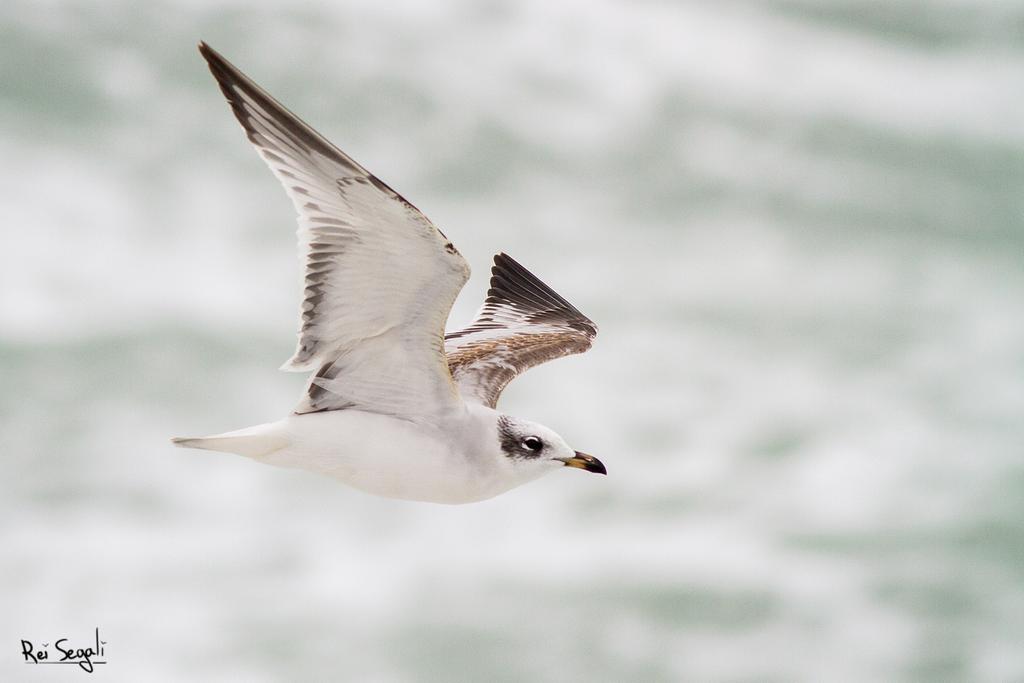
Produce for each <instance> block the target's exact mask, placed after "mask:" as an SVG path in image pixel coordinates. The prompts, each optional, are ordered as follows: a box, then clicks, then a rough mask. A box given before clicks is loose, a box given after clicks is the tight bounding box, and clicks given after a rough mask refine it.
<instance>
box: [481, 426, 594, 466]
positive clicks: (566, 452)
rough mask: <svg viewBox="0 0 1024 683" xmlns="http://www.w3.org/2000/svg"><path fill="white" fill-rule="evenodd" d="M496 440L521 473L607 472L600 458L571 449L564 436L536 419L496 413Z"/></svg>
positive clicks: (503, 452)
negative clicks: (556, 471) (566, 468)
mask: <svg viewBox="0 0 1024 683" xmlns="http://www.w3.org/2000/svg"><path fill="white" fill-rule="evenodd" d="M498 442H499V444H500V446H501V452H502V454H503V455H504V456H505V457H506V458H508V460H509V462H510V464H511V466H512V467H513V468H514V469H515V470H516V471H517V472H519V473H520V474H522V475H525V476H531V475H532V476H540V475H541V474H544V473H545V472H548V471H550V470H554V469H557V468H560V467H575V468H577V469H581V470H586V471H587V472H596V473H597V474H608V470H607V469H605V466H604V463H602V462H601V461H600V460H598V459H597V458H595V457H594V456H592V455H587V454H586V453H580V452H579V451H577V450H573V449H572V448H570V447H569V445H568V444H567V443H565V439H563V438H562V437H560V436H559V435H558V434H556V433H555V432H554V431H552V430H551V429H548V428H547V427H545V426H544V425H541V424H537V423H536V422H530V421H529V420H523V419H520V418H516V417H510V416H508V415H500V416H499V417H498Z"/></svg>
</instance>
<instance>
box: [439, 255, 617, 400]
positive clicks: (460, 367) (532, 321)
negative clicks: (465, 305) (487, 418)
mask: <svg viewBox="0 0 1024 683" xmlns="http://www.w3.org/2000/svg"><path fill="white" fill-rule="evenodd" d="M596 336H597V325H595V324H594V323H593V321H591V320H590V319H589V318H587V316H585V315H583V314H582V313H580V312H579V311H578V310H576V308H575V307H574V306H573V305H572V304H570V303H569V302H568V301H566V300H565V299H563V298H562V297H561V296H559V295H558V294H557V293H555V291H554V290H553V289H551V288H550V287H548V286H547V285H545V284H544V283H543V282H541V281H540V280H539V279H537V277H536V276H535V275H533V274H532V273H531V272H530V271H528V270H526V268H523V266H521V265H519V263H517V262H516V261H515V260H513V259H512V258H511V257H510V256H507V255H506V254H498V255H497V256H495V257H494V266H493V267H492V268H491V287H490V289H489V290H488V291H487V299H486V300H485V301H484V305H483V307H481V308H480V310H479V311H478V312H477V315H476V319H475V320H474V321H473V322H472V323H471V324H470V325H469V326H468V327H466V328H464V329H461V330H459V331H457V332H451V333H449V334H447V335H445V351H446V352H447V354H448V367H449V368H450V369H451V372H452V377H454V378H455V382H456V383H457V384H458V386H459V392H460V393H461V394H462V397H463V399H464V400H466V401H475V402H477V403H481V404H483V405H486V406H490V407H491V408H493V407H495V405H496V404H497V402H498V397H499V396H500V395H501V391H502V389H504V388H505V386H506V385H507V384H508V383H509V382H511V381H512V380H513V379H514V378H515V377H516V376H517V375H519V374H520V373H522V372H525V371H526V370H528V369H529V368H532V367H533V366H534V365H539V364H541V363H543V362H545V361H549V360H551V359H553V358H561V357H562V356H568V355H571V354H574V353H583V352H584V351H586V350H587V349H589V348H590V345H591V343H592V342H593V341H594V337H596Z"/></svg>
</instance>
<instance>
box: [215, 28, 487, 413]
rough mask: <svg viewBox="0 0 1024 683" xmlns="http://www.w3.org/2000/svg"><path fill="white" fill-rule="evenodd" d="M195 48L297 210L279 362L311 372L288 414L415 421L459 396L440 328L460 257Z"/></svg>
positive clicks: (365, 175) (464, 274)
mask: <svg viewBox="0 0 1024 683" xmlns="http://www.w3.org/2000/svg"><path fill="white" fill-rule="evenodd" d="M199 49H200V52H201V53H202V55H203V57H205V58H206V60H207V62H208V63H209V65H210V71H211V72H212V73H213V75H214V77H215V78H216V79H217V82H218V83H219V84H220V87H221V90H222V91H223V92H224V95H225V97H227V100H228V102H229V103H230V104H231V107H232V109H233V110H234V113H235V117H236V118H237V119H238V121H239V122H240V123H241V124H242V127H243V128H244V129H245V131H246V133H247V135H248V137H249V140H250V141H251V142H252V143H253V145H254V146H255V147H256V150H257V151H258V152H259V154H260V156H261V157H262V158H263V160H264V161H266V163H267V165H268V166H269V167H270V169H271V171H273V172H274V175H276V176H277V178H278V180H280V181H281V184H282V185H283V186H284V189H285V192H287V194H288V196H289V197H290V198H291V200H292V203H293V204H294V205H295V208H296V210H297V211H298V214H299V230H298V235H299V242H300V245H301V249H302V252H303V254H304V258H305V266H306V273H305V291H304V295H303V302H302V308H301V318H302V320H301V326H300V329H299V341H298V346H297V348H296V350H295V354H294V355H293V356H292V358H291V359H290V360H289V361H288V362H286V363H285V365H284V366H283V369H287V370H294V371H315V373H314V375H313V376H312V377H311V378H310V383H309V385H308V387H307V392H306V395H305V396H304V398H303V400H302V401H301V402H300V404H299V406H298V407H297V408H296V412H300V413H302V412H312V411H317V410H333V409H339V408H346V407H352V406H357V407H359V408H361V409H364V410H369V411H373V412H382V413H388V414H393V415H399V416H403V417H409V418H411V419H415V418H416V417H417V416H420V415H431V414H436V413H437V412H440V411H445V410H449V409H452V408H453V407H455V406H457V405H459V404H460V401H459V397H458V392H457V391H456V389H455V386H454V384H453V383H452V377H451V375H450V373H449V370H448V365H447V362H446V358H445V355H444V349H443V342H442V337H443V333H444V324H445V321H446V320H447V318H448V313H449V311H450V309H451V306H452V303H453V302H454V301H455V297H456V296H457V295H458V293H459V290H461V289H462V286H463V285H464V284H465V283H466V280H467V279H468V278H469V265H468V264H467V263H466V261H465V259H463V258H462V256H461V255H460V254H459V253H458V251H456V249H455V247H454V246H452V244H451V243H450V242H449V241H448V240H447V239H446V238H445V237H444V235H443V234H442V233H441V232H440V231H439V230H438V229H437V228H436V227H435V226H434V225H433V223H431V222H430V220H429V219H427V217H426V216H424V215H423V214H422V213H420V211H419V210H418V209H416V207H414V206H413V205H412V204H410V203H409V202H408V201H406V200H405V199H403V198H402V197H401V196H400V195H398V193H396V192H395V191H394V190H392V189H391V188H390V187H388V186H387V185H385V184H384V183H383V182H381V181H380V180H379V179H377V178H376V177H374V176H373V175H372V174H370V173H369V172H368V171H367V170H366V169H364V168H363V167H362V166H360V165H359V164H357V163H356V162H355V161H353V160H352V159H351V158H350V157H348V156H347V155H346V154H345V153H343V152H342V151H341V150H339V149H338V148H337V147H335V146H334V145H333V144H331V143H330V142H329V141H328V140H327V139H326V138H324V137H323V136H322V135H320V134H319V133H317V132H316V131H315V130H313V129H312V128H311V127H310V126H308V125H307V124H306V123H304V122H303V121H302V120H300V119H299V118H298V117H297V116H295V115H294V114H292V113H291V112H290V111H288V110H287V109H285V108H284V107H283V106H282V105H281V104H280V103H278V102H277V101H276V100H275V99H274V98H273V97H271V96H270V95H269V94H267V93H266V92H265V91H264V90H263V89H262V88H260V87H259V86H258V85H256V84H255V83H254V82H253V81H252V80H250V79H249V78H248V77H247V76H245V74H243V73H242V72H241V71H239V70H238V69H237V68H235V67H234V66H233V65H232V64H231V63H229V62H228V61H227V60H226V59H224V58H223V57H222V56H221V55H219V54H218V53H217V52H216V51H214V50H213V49H211V48H210V47H209V46H207V45H205V44H202V43H201V44H200V46H199Z"/></svg>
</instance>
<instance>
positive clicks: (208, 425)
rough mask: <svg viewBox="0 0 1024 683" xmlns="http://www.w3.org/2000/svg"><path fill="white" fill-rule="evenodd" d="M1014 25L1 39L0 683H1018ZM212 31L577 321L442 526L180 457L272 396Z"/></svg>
mask: <svg viewBox="0 0 1024 683" xmlns="http://www.w3.org/2000/svg"><path fill="white" fill-rule="evenodd" d="M1022 36H1024V3H1021V2H1004V1H998V0H971V1H967V0H931V1H924V0H914V1H905V2H883V1H880V0H836V1H834V2H812V1H811V0H760V1H759V0H730V1H727V2H719V3H700V2H677V3H668V2H635V3H627V2H618V3H616V2H604V1H589V2H583V1H582V0H577V1H574V2H559V3H549V2H542V1H540V0H534V1H530V2H513V1H511V0H508V1H502V0H495V1H491V2H483V3H480V2H470V1H468V0H467V1H465V2H449V3H446V4H438V3H419V2H388V3H379V2H371V1H366V2H326V1H322V2H302V3H292V4H289V5H288V8H287V9H286V8H285V7H284V6H283V3H282V5H280V6H279V5H277V4H276V3H271V2H253V1H252V0H247V1H246V2H240V1H234V0H216V1H215V2H198V1H194V2H185V3H170V2H160V1H156V2H152V3H147V4H146V5H145V6H143V4H142V3H134V2H128V1H127V0H125V1H124V2H103V3H100V2H96V3H87V2H58V1H48V2H34V1H32V2H30V1H27V0H25V1H22V0H7V2H5V3H3V4H2V5H0V131H2V132H0V152H2V154H3V158H4V160H5V162H4V164H3V166H2V170H0V224H2V228H0V380H2V381H0V434H2V437H0V443H2V444H3V449H2V450H3V454H2V458H3V460H2V462H3V463H4V465H3V475H2V477H0V547H2V548H3V553H2V556H0V557H2V561H0V608H2V609H0V614H2V615H3V616H2V618H0V679H3V680H25V681H36V680H55V681H56V680H61V681H63V680H68V679H70V678H75V677H80V676H82V675H84V674H82V673H80V672H77V671H69V670H66V669H65V667H34V668H29V667H27V666H26V665H25V664H23V663H22V661H21V655H20V648H19V640H20V639H21V638H29V639H35V640H39V641H44V642H46V641H47V640H48V638H54V639H55V638H56V637H59V636H60V635H67V636H68V637H70V638H72V639H73V640H82V641H86V642H88V640H89V638H90V637H91V634H92V629H93V628H95V627H97V626H98V627H99V628H100V629H101V631H102V634H103V636H104V638H105V639H106V640H107V642H108V645H107V658H108V660H109V662H110V663H109V664H108V665H106V666H105V667H100V668H99V669H98V670H97V673H96V674H95V675H96V676H97V677H100V678H104V679H108V680H157V681H161V680H197V679H198V680H211V681H214V680H216V681H220V680H225V681H232V680H237V681H277V680H354V681H438V682H442V681H445V682H447V681H471V680H479V681H482V680H487V681H505V680H507V681H515V680H541V681H549V680H550V681H555V680H562V681H565V680H587V681H604V680H607V681H625V680H633V681H683V680H688V681H869V680H887V681H897V680H898V681H939V680H941V681H959V680H963V681H1010V680H1021V679H1024V647H1022V645H1021V643H1022V642H1024V458H1022V455H1024V453H1022V450H1024V420H1022V413H1024V383H1022V380H1024V310H1022V309H1024V268H1022V267H1021V265H1022V256H1024V223H1022V219H1024V195H1022V193H1021V191H1020V190H1021V185H1022V181H1024V85H1022V84H1024V80H1022V76H1021V75H1022V73H1024V38H1022ZM199 39H205V40H207V41H208V42H210V44H211V45H213V46H214V47H215V48H217V49H218V50H220V51H221V52H222V53H224V54H225V56H227V57H228V58H229V59H231V60H232V61H234V62H235V63H236V64H237V65H238V66H239V67H240V68H242V69H243V70H244V71H246V72H248V73H249V74H250V75H251V76H252V77H253V78H254V79H255V80H256V81H257V82H259V83H261V84H262V85H263V86H264V87H266V88H267V89H268V90H269V91H270V92H271V93H273V94H275V95H276V96H277V97H278V98H280V99H281V100H282V101H283V102H284V103H285V104H286V105H287V106H289V107H290V108H292V109H293V110H295V111H296V112H298V113H299V114H300V115H301V116H303V117H304V118H306V119H307V120H308V121H309V122H310V123H311V124H312V125H314V126H315V127H317V128H318V129H320V130H321V131H322V132H323V133H324V134H325V135H327V136H328V137H329V138H331V139H332V140H333V141H334V142H335V143H337V144H338V145H339V146H340V147H341V148H342V149H344V150H346V151H347V152H348V153H349V154H351V155H352V156H353V157H354V158H356V159H357V160H358V161H360V162H361V163H362V164H363V165H365V166H366V167H368V168H369V169H370V170H371V171H373V172H375V173H376V174H378V175H379V176H381V178H383V179H384V180H385V181H386V182H387V183H389V184H391V185H392V186H394V187H395V188H396V189H397V190H398V191H399V192H401V193H402V194H404V195H405V196H406V197H408V198H409V199H410V200H411V201H412V202H414V203H415V204H416V205H417V206H419V207H420V208H421V209H423V210H424V211H425V212H426V213H427V215H429V216H430V217H431V218H432V219H433V220H434V221H435V222H436V223H437V224H438V225H439V226H440V227H441V228H442V230H444V231H445V232H446V234H447V235H448V236H449V237H450V238H451V239H452V240H453V241H454V242H455V244H456V245H457V246H458V248H459V249H460V250H461V251H462V253H463V254H464V255H465V256H466V257H467V259H468V260H469V261H470V263H471V264H472V265H473V267H474V269H475V272H474V276H473V279H472V280H471V281H470V282H469V284H468V285H467V287H466V289H465V291H464V294H463V296H462V297H461V298H460V300H459V301H458V303H457V304H456V307H455V310H454V311H453V314H452V321H451V324H452V326H455V325H460V324H462V323H464V322H466V321H467V320H468V319H469V318H470V317H471V315H472V312H473V311H474V310H475V309H476V307H477V306H478V305H479V303H480V301H481V300H482V297H483V294H484V290H485V288H486V280H487V273H488V266H489V259H490V257H491V255H492V254H493V253H495V252H497V251H500V250H504V251H507V252H508V253H510V254H512V255H513V256H514V257H515V258H516V259H518V260H520V261H521V262H523V263H524V264H525V265H527V267H529V268H530V269H531V270H533V271H534V272H536V273H537V274H538V275H539V276H540V277H541V278H542V279H544V280H546V281H547V282H548V283H550V284H551V285H552V286H553V287H554V288H555V289H556V290H557V291H559V292H560V293H562V294H563V295H565V296H566V298H568V299H569V300H571V301H572V302H573V303H575V304H576V305H577V306H578V307H579V308H580V309H581V310H583V311H584V312H585V313H587V314H588V315H589V316H590V317H592V318H593V319H594V320H595V321H597V322H598V324H599V325H600V326H601V334H600V336H599V338H598V340H597V343H596V345H595V347H594V349H593V350H592V351H591V352H590V353H588V354H586V355H585V356H579V357H574V358H570V359H566V360H562V361H558V362H556V363H552V364H550V365H546V366H544V367H543V368H539V369H536V370H534V371H532V372H530V373H529V374H527V375H526V376H524V377H523V378H521V379H520V380H518V381H517V382H516V383H514V384H513V385H512V386H511V387H510V388H509V390H508V391H507V392H506V393H505V396H504V399H503V402H502V406H501V407H502V408H503V409H504V410H506V411H508V412H510V413H512V414H519V415H522V416H524V417H529V418H533V419H536V420H539V421H541V422H544V423H546V424H548V425H550V426H552V427H553V428H554V429H556V430H558V431H559V432H561V433H562V434H563V435H564V436H565V437H566V438H567V439H568V440H569V441H570V442H571V443H573V444H574V445H576V446H577V447H578V448H581V449H583V450H587V451H589V452H593V453H594V454H596V455H598V456H599V457H600V458H601V459H602V460H604V462H605V463H606V464H607V465H608V468H609V471H610V476H608V477H607V478H602V477H595V476H587V475H584V474H582V473H579V472H564V473H563V472H559V473H556V474H553V475H551V476H550V477H548V478H546V479H544V480H541V481H540V482H537V483H534V484H531V485H529V486H527V487H523V488H521V489H518V490H515V491H513V492H511V493H509V494H507V495H504V496H502V497H499V498H497V499H495V500H492V501H489V502H485V503H481V504H476V505H472V506H467V507H441V506H434V505H427V504H415V503H403V502H395V501H389V500H379V499H375V498H371V497H368V496H366V495H363V494H361V493H358V492H356V491H353V490H350V489H347V488H345V487H343V486H341V485H339V484H336V483H334V482H332V481H329V480H327V479H321V478H318V477H316V476H314V475H310V474H305V473H299V472H292V471H287V470H278V469H273V468H269V467H265V466H260V465H257V464H254V463H252V462H250V461H248V460H245V459H243V458H239V457H234V456H230V455H225V454H217V453H207V452H199V451H181V450H176V449H173V448H172V447H171V446H170V445H169V443H168V438H169V437H170V436H172V435H178V434H202V433H208V432H215V431H223V430H226V429H231V428H237V427H241V426H245V425H248V424H253V423H257V422H262V421H267V420H271V419H275V418H277V417H279V416H281V415H283V414H284V413H285V412H287V411H288V410H290V409H291V408H292V406H293V405H294V404H295V401H296V400H297V397H298V394H299V392H300V389H301V386H302V383H303V378H302V377H300V376H298V375H289V374H284V373H279V372H277V371H276V370H275V368H276V367H277V366H278V365H279V364H280V363H281V362H283V361H284V360H285V359H286V358H287V357H288V355H289V354H290V353H291V351H292V347H293V343H294V330H295V325H296V318H297V312H296V311H297V302H298V295H299V285H298V278H299V272H298V271H299V269H298V261H297V259H296V257H295V238H294V230H295V223H294V220H293V215H292V208H291V205H290V203H289V202H288V200H287V199H286V197H285V196H284V194H283V192H282V191H281V190H280V188H279V186H278V185H277V183H276V181H275V180H274V178H273V177H272V176H271V174H270V173H269V171H267V169H266V168H265V167H264V165H263V163H262V162H261V161H260V160H259V158H258V157H257V156H256V155H255V154H254V153H253V151H252V150H251V148H250V147H249V145H248V143H247V142H246V140H245V137H244V135H243V133H242V132H241V129H240V128H239V127H238V125H237V124H236V123H235V121H234V120H233V118H232V116H231V114H230V112H229V110H228V107H227V106H226V104H225V103H224V101H223V98H222V96H221V94H220V92H219V91H218V89H217V88H216V86H215V84H214V82H213V80H212V78H211V77H210V75H209V73H208V72H207V70H206V68H205V65H204V63H203V62H202V60H201V58H200V57H199V55H198V53H197V52H196V49H195V44H196V42H197V41H198V40H199Z"/></svg>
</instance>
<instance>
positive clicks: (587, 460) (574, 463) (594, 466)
mask: <svg viewBox="0 0 1024 683" xmlns="http://www.w3.org/2000/svg"><path fill="white" fill-rule="evenodd" d="M561 461H562V462H564V463H565V466H566V467H575V468H577V469H581V470H586V471H587V472H596V473H597V474H608V470H607V469H605V466H604V463H603V462H601V461H600V460H598V459H597V458H595V457H594V456H592V455H587V454H586V453H580V452H579V451H576V456H575V457H573V458H561Z"/></svg>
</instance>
